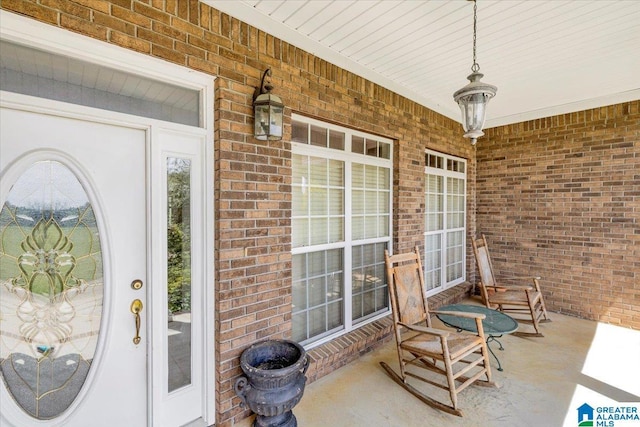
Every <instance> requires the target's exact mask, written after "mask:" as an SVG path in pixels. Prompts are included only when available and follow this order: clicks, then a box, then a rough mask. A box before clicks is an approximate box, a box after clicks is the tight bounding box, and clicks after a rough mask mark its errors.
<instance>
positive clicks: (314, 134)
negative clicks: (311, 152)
mask: <svg viewBox="0 0 640 427" xmlns="http://www.w3.org/2000/svg"><path fill="white" fill-rule="evenodd" d="M311 145H317V146H319V147H326V146H327V129H325V128H322V127H319V126H314V125H311Z"/></svg>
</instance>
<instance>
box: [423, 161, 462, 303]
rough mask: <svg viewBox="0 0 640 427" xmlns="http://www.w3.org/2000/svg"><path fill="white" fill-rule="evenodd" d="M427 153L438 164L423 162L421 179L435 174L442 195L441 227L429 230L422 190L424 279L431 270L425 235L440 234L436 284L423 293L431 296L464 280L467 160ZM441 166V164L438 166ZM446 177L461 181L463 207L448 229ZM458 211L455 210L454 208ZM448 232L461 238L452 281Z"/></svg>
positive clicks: (429, 251) (425, 192) (448, 193)
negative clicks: (460, 216)
mask: <svg viewBox="0 0 640 427" xmlns="http://www.w3.org/2000/svg"><path fill="white" fill-rule="evenodd" d="M429 156H431V157H432V158H433V157H437V158H440V159H441V161H440V164H438V165H437V166H435V167H434V166H430V165H429V164H428V162H425V168H424V173H425V179H426V177H427V175H435V176H439V177H442V180H443V188H442V194H443V200H442V211H441V212H442V227H441V228H440V229H438V230H430V231H427V228H426V221H427V218H426V215H427V214H428V213H429V212H430V211H428V207H427V201H426V199H427V197H426V194H427V189H426V188H425V189H424V191H423V193H424V195H425V213H424V216H423V221H424V224H425V232H424V244H425V246H424V254H423V270H424V274H425V281H426V279H427V275H428V274H430V272H431V268H430V264H431V260H430V257H431V253H432V251H431V248H430V247H429V243H428V240H429V238H431V237H432V236H438V235H439V236H440V239H439V244H440V249H439V252H440V253H439V262H440V277H439V283H440V284H439V285H438V286H436V287H434V288H432V289H427V292H426V293H427V296H431V295H435V294H438V293H440V292H442V291H444V290H446V289H449V288H451V287H453V286H456V285H458V284H460V283H463V282H464V281H466V280H467V271H466V264H467V259H466V258H467V251H466V228H467V169H468V168H467V161H466V159H463V158H460V157H455V156H452V155H448V154H444V153H440V152H437V151H433V150H429V149H426V150H425V158H428V157H429ZM440 165H441V166H440ZM450 165H455V166H457V167H456V168H455V169H460V168H461V169H462V171H458V170H452V169H454V168H452V167H450ZM450 178H454V179H460V180H462V182H463V187H464V188H463V191H462V194H463V198H464V199H463V202H462V203H463V206H464V212H463V221H462V226H459V227H455V228H449V222H450V221H449V214H451V213H452V211H453V209H452V208H451V207H450V206H449V203H448V200H447V197H448V196H449V195H450V194H451V190H450V189H449V188H448V186H449V183H448V180H449V179H450ZM458 213H459V211H458ZM452 232H459V233H461V234H462V241H461V245H462V259H461V260H459V261H457V262H458V263H462V271H461V275H460V276H459V277H456V278H454V279H453V280H447V267H449V266H450V265H451V264H452V263H451V262H450V260H449V259H448V256H447V252H448V251H447V244H448V234H449V233H452Z"/></svg>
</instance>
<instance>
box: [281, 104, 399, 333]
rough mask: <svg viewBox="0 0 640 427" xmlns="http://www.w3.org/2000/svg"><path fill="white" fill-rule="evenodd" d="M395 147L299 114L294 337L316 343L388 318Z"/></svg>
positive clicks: (294, 126) (294, 172) (295, 175)
mask: <svg viewBox="0 0 640 427" xmlns="http://www.w3.org/2000/svg"><path fill="white" fill-rule="evenodd" d="M391 148H392V142H391V141H390V140H388V139H385V138H381V137H378V136H374V135H368V134H365V133H362V132H357V131H354V130H351V129H347V128H343V127H340V126H336V125H333V124H328V123H324V122H321V121H318V120H314V119H310V118H307V117H302V116H298V115H293V122H292V161H291V165H292V175H293V176H292V218H291V228H292V237H291V246H292V282H293V290H292V322H293V339H294V340H296V341H298V342H300V343H301V344H303V345H307V344H312V345H316V344H319V343H321V342H324V341H325V340H328V339H331V338H333V337H334V336H336V335H339V334H341V333H344V332H346V331H349V330H352V329H353V328H355V327H357V326H359V325H362V324H365V323H366V322H367V321H369V320H373V319H376V318H377V317H379V316H382V315H385V314H386V313H388V310H389V305H388V293H387V282H386V277H385V270H384V250H385V249H387V248H389V249H390V244H391V230H392V227H391V211H392V206H391V203H392V194H391V179H392V177H391V175H392V174H391V171H392V167H393V163H392V158H391V157H392V149H391Z"/></svg>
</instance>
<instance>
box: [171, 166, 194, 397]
mask: <svg viewBox="0 0 640 427" xmlns="http://www.w3.org/2000/svg"><path fill="white" fill-rule="evenodd" d="M167 292H168V294H167V304H168V307H169V312H170V317H169V324H168V328H167V335H168V347H167V363H168V369H169V375H168V390H169V392H171V391H173V390H176V389H178V388H180V387H184V386H186V385H188V384H191V161H190V160H188V159H180V158H168V159H167Z"/></svg>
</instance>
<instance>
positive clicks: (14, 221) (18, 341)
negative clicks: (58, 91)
mask: <svg viewBox="0 0 640 427" xmlns="http://www.w3.org/2000/svg"><path fill="white" fill-rule="evenodd" d="M0 123H1V126H0V132H1V133H0V177H1V183H0V207H1V209H2V211H1V213H0V368H1V376H2V378H3V380H4V381H2V384H1V385H0V408H1V411H0V412H1V415H0V426H2V427H4V426H16V427H18V426H27V425H42V426H59V425H64V426H87V425H91V426H108V427H113V426H145V425H147V424H148V417H149V416H150V411H149V402H148V400H149V399H150V397H149V393H148V378H147V352H148V346H149V345H150V334H149V331H148V330H147V323H146V319H147V316H148V315H149V313H150V312H151V311H152V308H151V305H152V304H151V299H150V298H147V295H148V294H149V284H148V283H147V277H148V269H147V263H148V258H147V195H146V187H145V186H146V184H145V183H146V178H147V177H146V159H147V138H148V135H147V131H146V130H145V129H141V128H137V129H136V128H131V127H124V126H119V125H111V124H104V123H96V122H90V121H83V120H78V119H75V118H65V117H58V116H55V115H49V114H41V113H35V112H27V111H21V110H17V109H10V108H2V109H1V110H0ZM134 301H139V303H136V304H137V305H138V308H140V307H141V311H140V312H139V318H136V315H135V314H134V313H133V312H132V308H133V307H134V306H135V305H136V304H134ZM134 311H135V310H134ZM136 337H139V339H138V338H136Z"/></svg>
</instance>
